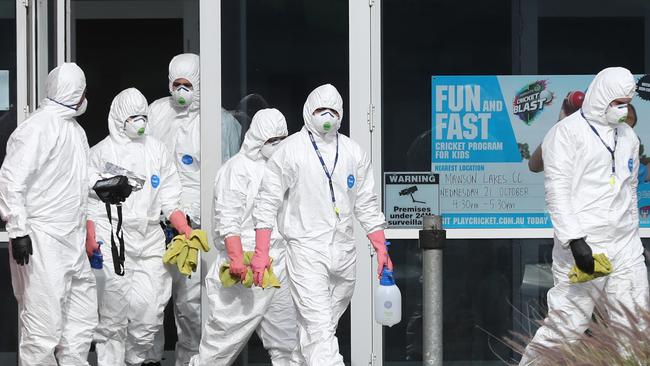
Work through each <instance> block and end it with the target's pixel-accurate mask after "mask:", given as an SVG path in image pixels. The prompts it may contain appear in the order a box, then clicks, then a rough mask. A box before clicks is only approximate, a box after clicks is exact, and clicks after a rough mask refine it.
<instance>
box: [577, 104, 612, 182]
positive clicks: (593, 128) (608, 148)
mask: <svg viewBox="0 0 650 366" xmlns="http://www.w3.org/2000/svg"><path fill="white" fill-rule="evenodd" d="M580 114H582V118H584V119H585V121H587V124H588V125H589V127H591V130H592V131H594V133H595V134H596V136H598V139H599V140H600V142H602V143H603V146H605V148H606V149H607V151H609V154H610V155H611V156H612V176H614V175H616V157H615V154H616V145H617V144H618V128H615V129H614V148H613V149H612V148H611V147H609V145H607V143H605V141H604V140H603V138H602V137H600V134H599V133H598V131H597V130H596V127H594V126H593V125H592V124H591V123H589V121H588V120H587V117H585V114H584V113H583V112H582V109H581V110H580Z"/></svg>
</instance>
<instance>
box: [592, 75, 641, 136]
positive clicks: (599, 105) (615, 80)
mask: <svg viewBox="0 0 650 366" xmlns="http://www.w3.org/2000/svg"><path fill="white" fill-rule="evenodd" d="M635 91H636V82H635V81H634V76H632V73H631V72H630V71H629V70H628V69H626V68H623V67H608V68H606V69H604V70H603V71H601V72H599V73H598V75H596V77H595V78H594V80H593V81H592V82H591V84H590V85H589V89H587V94H586V95H585V100H584V102H583V103H582V113H583V114H584V116H585V118H586V119H587V120H588V121H589V122H594V123H598V124H601V125H607V121H606V119H605V113H606V111H607V107H609V104H610V103H611V102H612V101H613V100H614V99H618V98H632V97H633V96H634V93H635Z"/></svg>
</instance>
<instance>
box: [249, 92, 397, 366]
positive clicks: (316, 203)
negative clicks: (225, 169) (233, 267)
mask: <svg viewBox="0 0 650 366" xmlns="http://www.w3.org/2000/svg"><path fill="white" fill-rule="evenodd" d="M342 117H343V100H342V98H341V95H340V94H339V93H338V91H337V90H336V88H335V87H334V86H332V85H329V84H327V85H322V86H320V87H318V88H316V89H315V90H314V91H312V92H311V94H309V97H308V98H307V101H306V102H305V105H304V107H303V118H304V121H305V126H304V127H303V129H302V130H300V131H299V132H297V133H295V134H293V135H291V136H289V137H288V138H287V139H286V140H285V141H284V142H283V143H282V144H280V146H279V147H278V149H277V150H276V152H275V153H274V154H273V156H272V157H271V158H270V159H269V161H268V163H267V165H266V167H265V172H264V177H263V179H262V184H261V186H260V190H259V193H258V195H257V198H256V200H255V204H254V210H253V221H254V222H255V227H256V231H255V236H256V238H255V242H256V248H255V255H254V257H253V259H252V261H251V266H252V267H253V271H254V277H255V283H256V284H258V285H259V284H260V282H261V279H262V278H261V276H262V275H263V273H264V269H265V268H267V267H268V266H269V244H270V239H271V232H272V228H274V227H275V225H276V216H277V217H278V218H277V221H278V223H277V228H278V229H279V231H280V233H281V234H282V236H283V237H284V238H285V239H286V240H287V251H286V259H285V260H286V262H287V272H288V277H289V285H290V289H291V297H292V298H293V301H294V303H295V306H296V310H297V313H298V335H299V347H298V348H297V349H296V351H297V353H298V354H299V355H300V356H302V357H299V356H296V355H294V356H292V359H293V360H302V359H303V357H304V361H305V362H306V363H307V364H308V365H314V366H316V365H317V366H328V365H343V357H342V356H341V354H340V353H339V345H338V340H337V338H336V335H335V332H336V328H337V326H338V321H339V318H340V317H341V315H343V312H344V311H345V309H346V308H347V307H348V304H349V303H350V299H351V298H352V293H353V292H354V283H355V263H356V247H355V241H354V235H353V218H354V217H356V218H357V219H358V220H359V222H360V223H361V226H362V227H363V229H364V230H365V231H366V232H367V233H368V237H369V239H370V241H371V243H372V246H373V247H374V249H375V251H376V253H377V262H378V268H377V271H378V273H380V272H381V271H382V269H383V268H384V267H388V268H390V269H392V263H391V261H390V258H389V256H388V253H387V250H386V246H385V238H384V228H385V225H386V220H385V218H384V215H383V214H382V212H381V210H380V207H379V200H378V197H377V195H376V194H375V192H374V184H375V182H374V179H373V174H372V167H371V164H370V160H369V158H368V156H367V155H366V154H365V153H364V152H363V151H362V150H361V148H360V147H359V145H357V144H356V143H355V142H354V141H352V140H350V139H349V138H348V137H346V136H344V135H341V134H339V133H338V129H339V126H340V124H341V118H342ZM285 193H286V198H285ZM278 214H279V216H278Z"/></svg>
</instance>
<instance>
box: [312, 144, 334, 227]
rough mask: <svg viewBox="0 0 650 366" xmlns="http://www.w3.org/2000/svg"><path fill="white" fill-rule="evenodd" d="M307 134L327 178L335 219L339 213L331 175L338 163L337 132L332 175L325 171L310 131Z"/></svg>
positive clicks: (325, 168) (325, 166) (322, 160)
mask: <svg viewBox="0 0 650 366" xmlns="http://www.w3.org/2000/svg"><path fill="white" fill-rule="evenodd" d="M307 133H308V134H309V139H310V140H311V144H312V146H313V147H314V151H316V155H318V160H320V163H321V165H322V166H323V171H324V172H325V176H327V181H328V183H329V186H330V195H331V196H332V206H333V207H334V213H335V214H336V218H337V219H338V218H339V215H340V211H339V209H338V207H336V196H335V195H334V184H333V183H332V174H334V169H336V163H337V162H338V161H339V134H338V132H337V133H336V157H335V158H334V166H333V167H332V173H330V171H329V169H327V165H325V160H324V159H323V155H321V153H320V150H318V145H316V141H315V140H314V135H312V133H311V131H307Z"/></svg>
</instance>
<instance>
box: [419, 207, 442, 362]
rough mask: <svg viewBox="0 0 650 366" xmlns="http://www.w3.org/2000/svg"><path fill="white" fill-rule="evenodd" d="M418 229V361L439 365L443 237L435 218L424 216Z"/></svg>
mask: <svg viewBox="0 0 650 366" xmlns="http://www.w3.org/2000/svg"><path fill="white" fill-rule="evenodd" d="M422 226H423V228H422V230H420V240H419V243H420V249H422V276H423V284H422V286H423V288H422V294H423V299H422V300H423V301H422V305H423V309H422V313H423V327H422V332H423V335H422V341H423V351H424V352H423V355H422V358H423V360H422V361H423V365H425V366H442V250H443V248H444V245H445V239H446V237H447V234H446V232H445V230H444V229H443V228H442V218H441V217H440V216H439V215H432V216H425V217H424V220H423V225H422Z"/></svg>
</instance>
